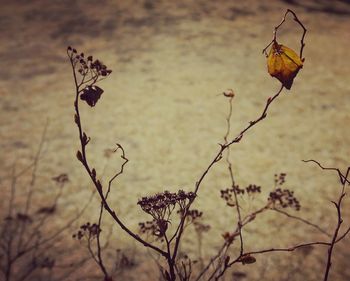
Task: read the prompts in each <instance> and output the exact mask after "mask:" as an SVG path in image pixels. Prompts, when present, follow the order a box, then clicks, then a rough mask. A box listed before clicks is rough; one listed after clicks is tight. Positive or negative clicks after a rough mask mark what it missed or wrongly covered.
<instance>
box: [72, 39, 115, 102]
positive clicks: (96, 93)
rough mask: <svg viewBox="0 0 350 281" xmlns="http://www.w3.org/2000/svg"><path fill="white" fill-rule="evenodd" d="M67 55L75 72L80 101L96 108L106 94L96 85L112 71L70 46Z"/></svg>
mask: <svg viewBox="0 0 350 281" xmlns="http://www.w3.org/2000/svg"><path fill="white" fill-rule="evenodd" d="M67 54H68V57H69V59H70V62H71V64H72V68H73V70H74V77H75V80H76V83H77V86H78V88H79V89H78V93H79V95H80V99H81V100H83V101H85V102H86V103H87V104H88V105H89V106H91V107H94V106H95V105H96V103H97V101H98V100H99V99H100V98H101V95H102V94H103V92H104V91H103V89H101V88H100V87H98V86H97V85H96V83H97V82H99V81H101V80H102V79H104V78H106V77H107V76H109V75H110V74H111V73H112V70H110V69H108V68H107V66H106V65H105V64H103V63H102V62H101V61H100V60H98V59H95V60H94V59H93V57H92V56H88V57H87V58H85V55H84V53H80V54H79V53H78V52H77V50H76V49H74V48H72V47H70V46H69V47H68V48H67ZM78 76H79V77H78ZM78 80H79V81H78Z"/></svg>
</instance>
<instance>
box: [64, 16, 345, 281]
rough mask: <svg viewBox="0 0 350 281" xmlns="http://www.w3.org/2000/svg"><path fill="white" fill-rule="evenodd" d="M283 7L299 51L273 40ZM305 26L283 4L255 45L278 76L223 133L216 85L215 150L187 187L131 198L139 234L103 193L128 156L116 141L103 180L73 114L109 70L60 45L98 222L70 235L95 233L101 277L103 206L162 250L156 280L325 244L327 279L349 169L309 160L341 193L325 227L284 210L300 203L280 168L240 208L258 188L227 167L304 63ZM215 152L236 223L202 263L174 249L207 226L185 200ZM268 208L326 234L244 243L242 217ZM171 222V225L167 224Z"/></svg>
mask: <svg viewBox="0 0 350 281" xmlns="http://www.w3.org/2000/svg"><path fill="white" fill-rule="evenodd" d="M289 14H291V15H292V17H293V20H294V21H295V22H296V23H297V24H298V25H299V26H300V27H301V28H302V30H303V33H302V36H301V39H300V45H301V46H300V51H299V55H298V54H297V53H296V52H295V51H293V50H292V49H290V48H288V47H286V46H284V45H282V44H279V43H278V42H277V31H278V29H279V28H280V27H281V26H282V25H283V24H284V23H285V21H286V17H287V15H289ZM305 34H306V28H305V27H304V25H303V23H302V22H301V21H300V20H299V19H298V17H297V15H296V14H295V13H294V12H293V11H291V10H287V11H286V13H285V14H284V16H283V19H282V21H281V23H280V24H279V25H277V26H276V27H275V29H274V33H273V39H272V41H271V42H270V43H269V44H268V46H267V47H266V48H265V49H264V50H263V53H265V54H266V56H267V65H268V72H269V73H270V75H271V76H273V77H275V78H277V79H278V80H279V81H280V82H281V87H280V89H279V90H278V91H277V92H276V93H275V94H274V95H273V96H271V97H269V98H268V99H267V101H266V104H265V106H264V108H263V110H262V112H261V114H260V115H258V117H257V118H256V119H254V120H252V121H250V122H249V123H248V125H247V126H246V127H244V128H243V129H242V130H241V131H240V132H239V133H238V134H237V135H236V137H234V138H232V139H231V138H229V134H230V132H231V123H230V122H231V121H230V120H231V115H232V102H233V99H234V96H235V94H234V92H233V90H228V91H226V92H224V93H223V95H224V96H225V98H226V99H227V100H228V101H229V106H230V107H229V113H228V116H227V130H226V134H225V135H224V142H223V143H222V144H220V146H219V149H218V151H217V153H216V154H215V157H214V158H213V159H212V160H211V161H210V162H209V164H208V166H207V168H206V169H204V171H203V173H202V174H201V176H200V177H199V178H198V180H197V181H196V183H195V185H194V188H193V191H190V192H185V191H183V190H181V189H180V190H179V191H178V192H174V193H172V192H168V191H165V192H161V193H157V194H155V195H150V196H145V197H142V198H141V199H140V200H138V202H137V204H138V205H139V206H140V207H141V209H142V210H143V211H144V212H145V213H146V214H147V215H149V216H150V217H151V220H148V221H146V222H141V223H140V224H139V228H140V233H141V236H139V235H138V233H136V232H133V231H132V230H131V229H130V228H129V227H128V226H127V225H126V224H125V223H124V222H123V221H122V219H121V218H120V217H119V215H117V212H116V211H115V210H113V208H112V206H111V205H110V204H109V201H108V196H109V194H110V192H111V189H112V184H113V182H114V181H115V180H116V179H117V178H118V177H119V176H120V175H121V174H122V173H123V172H124V167H125V165H126V164H127V162H128V158H127V157H126V154H125V151H124V148H123V147H122V145H120V144H117V147H116V149H115V151H114V152H117V151H118V152H120V153H121V158H122V160H123V161H124V162H123V164H122V166H121V168H120V170H119V171H118V172H117V173H116V174H115V175H114V176H113V177H112V178H110V179H109V180H108V181H107V184H106V185H103V184H102V182H103V181H102V179H101V176H102V175H101V174H99V173H98V172H97V170H96V169H95V168H94V167H92V166H91V164H90V162H89V160H88V155H87V152H86V151H87V150H86V147H87V145H88V144H89V142H90V137H89V136H87V134H86V132H85V130H84V127H83V120H82V119H81V115H80V100H82V101H84V102H86V103H87V104H88V105H89V106H90V107H94V106H96V104H97V102H98V100H99V99H100V98H101V96H102V94H103V89H102V88H100V87H99V86H97V84H98V82H100V81H101V80H103V79H105V78H107V77H108V76H109V75H110V74H111V70H109V69H108V68H107V66H105V65H104V64H103V63H102V62H101V61H100V60H93V58H92V56H88V57H87V58H85V55H84V54H83V53H78V52H77V50H76V49H74V48H72V47H68V49H67V54H68V58H69V61H70V64H71V67H72V71H73V72H72V73H73V78H74V85H75V101H74V108H75V123H76V125H77V127H78V133H79V134H78V136H79V140H80V149H79V150H78V152H77V158H78V160H79V161H80V162H81V164H82V165H83V167H84V168H85V170H86V172H87V175H88V176H89V177H90V179H91V181H92V183H93V184H94V187H95V189H96V191H97V193H98V195H99V199H100V201H101V207H100V216H99V222H98V223H97V224H93V225H91V224H89V225H84V226H82V229H81V230H80V231H79V232H78V233H77V234H76V237H78V239H82V238H83V237H86V236H87V237H88V238H89V239H96V240H97V250H96V254H95V253H93V254H92V256H93V258H94V259H95V261H96V263H97V264H98V265H99V267H100V269H101V272H102V273H103V275H104V280H112V279H113V277H112V274H111V273H110V270H108V269H107V267H106V266H105V264H104V260H103V255H102V250H103V248H102V247H101V245H100V242H99V237H100V235H99V234H100V232H101V218H102V214H103V213H104V212H107V213H108V214H109V216H110V217H111V218H112V219H113V220H114V222H115V223H116V224H117V225H119V227H120V229H121V230H122V231H125V232H126V233H127V234H128V235H129V236H130V237H131V238H132V239H134V240H135V241H136V242H138V243H139V244H141V245H142V246H144V247H146V248H147V249H148V250H149V251H151V252H153V253H155V254H157V255H159V256H160V257H161V258H162V261H161V262H158V260H157V264H158V266H159V269H160V271H161V276H162V279H163V280H167V281H174V280H178V279H179V280H184V281H185V280H186V281H187V280H219V279H220V278H222V277H223V276H224V274H225V273H226V271H227V270H228V269H229V268H231V267H232V266H234V265H235V264H238V263H241V264H252V263H255V262H256V260H257V256H258V255H261V254H264V253H267V252H291V251H294V250H295V249H298V248H307V247H310V246H311V245H319V246H326V247H328V248H329V251H328V257H327V263H326V266H325V268H326V269H325V275H324V281H326V280H328V275H329V270H330V268H331V259H332V253H333V249H334V247H335V245H336V243H337V242H339V241H340V240H342V239H343V238H344V237H345V236H346V235H347V234H348V233H349V231H350V229H349V228H348V229H347V230H346V231H345V232H343V233H342V234H340V228H341V224H342V212H341V204H342V200H343V198H344V197H345V186H346V185H348V184H349V180H348V174H349V169H348V170H347V173H346V174H345V175H344V174H342V173H341V172H340V170H338V169H335V168H324V167H323V166H321V164H319V163H318V162H317V161H315V160H309V161H313V162H315V163H318V164H319V166H320V167H322V168H323V169H329V170H335V171H337V172H338V175H339V178H340V180H341V183H342V191H341V194H340V196H339V198H338V200H337V201H335V202H333V203H334V205H335V206H336V209H337V213H338V224H337V228H336V229H335V231H334V233H333V235H330V234H328V233H327V232H326V231H325V230H323V229H322V228H321V227H320V226H318V225H317V224H315V223H312V222H310V221H308V220H306V219H304V218H302V217H299V216H295V215H293V214H292V213H289V212H287V210H292V211H293V210H294V211H299V210H300V208H301V204H300V202H299V199H297V197H296V196H295V194H294V192H293V191H292V190H290V189H288V188H284V187H282V186H283V185H284V184H285V178H286V174H285V173H281V174H279V175H276V176H275V182H274V187H273V189H272V190H271V191H270V193H269V196H268V198H267V199H266V201H265V204H263V205H262V206H260V207H259V208H257V209H255V210H254V211H252V212H250V213H248V214H243V212H242V210H241V201H240V200H241V197H242V196H246V197H247V198H248V200H249V198H252V197H254V196H253V195H256V196H258V195H259V194H260V192H261V190H262V188H261V187H260V186H258V185H255V184H250V185H248V186H247V187H245V188H241V187H240V186H239V185H238V183H236V181H235V179H234V172H233V169H232V163H231V158H230V149H231V148H232V146H233V144H238V143H240V142H241V141H242V140H243V138H244V136H245V134H246V132H248V131H250V130H252V128H253V127H255V125H257V124H258V123H260V122H262V121H263V120H264V119H265V118H266V117H267V115H268V111H269V109H270V106H271V105H272V104H273V103H274V101H275V100H276V99H277V98H279V96H280V95H281V93H282V91H283V89H288V90H289V89H291V87H292V84H293V81H294V79H295V77H296V76H297V74H298V73H299V71H300V70H301V68H302V67H303V64H304V58H303V49H304V47H305V43H304V39H305ZM270 46H271V48H270V51H269V54H268V53H267V49H268V48H269V47H270ZM290 98H293V97H290ZM223 158H225V160H226V164H227V169H228V176H229V178H230V179H231V186H229V187H226V188H224V189H222V190H221V197H222V198H223V199H224V200H225V202H226V204H227V206H228V207H230V208H233V210H234V211H235V212H234V213H235V216H236V217H235V220H236V221H237V223H236V224H235V225H234V226H233V229H229V230H227V232H225V233H223V235H222V236H223V241H222V246H221V247H220V248H219V250H218V252H217V254H216V255H214V256H213V257H211V258H210V259H209V261H207V263H205V261H204V259H203V258H202V257H201V251H200V250H199V259H200V262H199V263H198V262H197V260H192V259H191V258H189V256H188V255H187V254H186V253H185V254H184V253H183V252H182V251H180V250H179V249H180V244H181V241H182V239H183V237H184V234H185V230H186V229H187V226H189V225H193V226H194V231H195V232H196V233H197V235H198V237H199V239H198V240H199V243H201V237H202V235H203V233H205V232H207V231H208V230H209V228H210V226H209V225H206V224H204V223H203V222H201V220H202V215H203V213H202V212H201V211H199V210H195V209H193V208H192V205H193V203H194V202H195V201H196V200H197V198H198V196H197V195H198V193H199V192H200V189H201V186H202V183H203V181H204V180H205V178H206V176H207V175H208V173H209V172H210V171H211V170H212V168H213V167H214V166H215V165H216V164H217V163H218V162H219V161H221V160H222V159H223ZM268 211H275V212H277V213H279V214H281V215H283V216H285V217H286V218H289V219H294V220H298V221H300V222H301V223H304V224H306V225H308V226H310V227H313V228H315V229H317V230H318V231H320V232H322V233H324V234H325V236H329V237H330V238H331V241H330V242H327V241H325V242H323V241H315V242H310V243H301V244H298V245H295V246H291V247H286V248H271V249H261V250H255V251H246V247H245V234H243V232H242V230H243V228H244V227H245V226H246V225H248V224H249V223H251V222H253V221H255V220H256V218H257V217H258V216H260V215H261V214H262V213H265V212H268ZM174 214H179V216H180V219H179V220H176V219H175V216H174ZM174 222H176V224H174ZM173 224H174V225H173ZM171 225H172V226H173V227H170V226H171ZM145 236H146V237H145ZM150 237H153V238H154V239H153V241H150V239H149V238H150ZM219 239H220V238H219ZM221 239H222V238H221ZM237 243H238V245H239V247H238V252H237V253H234V254H232V253H231V252H230V254H229V250H230V249H231V246H232V245H233V244H235V245H237ZM202 246H203V245H201V244H200V247H199V248H200V249H201V247H202ZM197 264H199V267H198V268H197V269H194V266H195V265H197Z"/></svg>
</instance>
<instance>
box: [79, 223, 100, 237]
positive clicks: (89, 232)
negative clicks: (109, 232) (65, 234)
mask: <svg viewBox="0 0 350 281" xmlns="http://www.w3.org/2000/svg"><path fill="white" fill-rule="evenodd" d="M100 232H101V228H100V227H99V226H98V225H97V224H96V223H93V224H91V223H90V222H87V223H85V224H83V225H82V226H80V229H79V230H78V232H77V233H75V234H73V235H72V237H73V238H76V239H78V240H81V239H83V238H84V237H86V238H87V239H89V240H90V239H94V238H96V237H97V235H99V234H100Z"/></svg>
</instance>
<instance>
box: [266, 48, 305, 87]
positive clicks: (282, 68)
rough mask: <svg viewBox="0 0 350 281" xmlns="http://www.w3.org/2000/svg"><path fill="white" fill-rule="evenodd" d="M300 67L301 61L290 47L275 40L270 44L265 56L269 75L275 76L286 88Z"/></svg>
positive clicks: (289, 85)
mask: <svg viewBox="0 0 350 281" xmlns="http://www.w3.org/2000/svg"><path fill="white" fill-rule="evenodd" d="M302 67H303V61H302V60H301V59H300V57H299V56H298V55H297V54H296V53H295V52H294V51H293V50H292V49H290V48H288V47H286V46H283V45H280V44H278V43H277V42H274V43H273V44H272V47H271V50H270V53H269V56H268V58H267V69H268V71H269V73H270V75H271V76H272V77H276V78H277V79H278V80H279V81H280V82H281V83H282V84H283V86H284V87H286V88H287V89H288V90H289V89H290V88H291V87H292V84H293V80H294V78H295V76H296V75H297V74H298V72H299V70H300V69H301V68H302Z"/></svg>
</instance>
